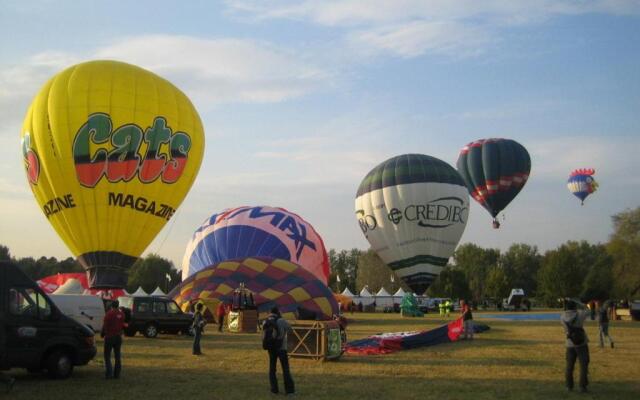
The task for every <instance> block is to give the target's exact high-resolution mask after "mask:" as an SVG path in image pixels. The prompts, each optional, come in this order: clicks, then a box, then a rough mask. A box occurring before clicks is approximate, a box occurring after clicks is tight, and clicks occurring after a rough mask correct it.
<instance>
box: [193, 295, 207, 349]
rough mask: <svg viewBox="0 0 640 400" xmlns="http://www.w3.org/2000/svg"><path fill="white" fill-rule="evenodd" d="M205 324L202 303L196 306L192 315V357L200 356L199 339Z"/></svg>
mask: <svg viewBox="0 0 640 400" xmlns="http://www.w3.org/2000/svg"><path fill="white" fill-rule="evenodd" d="M206 324H207V321H205V319H204V317H203V316H202V303H198V304H196V312H195V314H193V322H192V323H191V326H192V327H193V349H192V354H193V355H194V356H201V355H202V350H201V349H200V338H201V337H202V332H204V326H205V325H206Z"/></svg>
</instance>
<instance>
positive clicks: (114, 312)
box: [101, 300, 125, 379]
mask: <svg viewBox="0 0 640 400" xmlns="http://www.w3.org/2000/svg"><path fill="white" fill-rule="evenodd" d="M119 305H120V304H119V303H118V301H117V300H116V301H113V302H112V303H111V309H110V310H109V311H107V313H106V314H105V316H104V323H103V325H102V334H101V336H102V337H103V338H104V367H105V377H106V378H107V379H118V378H120V370H121V368H122V365H121V355H120V349H121V347H122V330H123V329H124V326H125V317H124V313H123V312H122V311H120V310H119V309H118V306H119ZM112 351H113V354H114V358H115V365H114V367H113V369H112V368H111V352H112Z"/></svg>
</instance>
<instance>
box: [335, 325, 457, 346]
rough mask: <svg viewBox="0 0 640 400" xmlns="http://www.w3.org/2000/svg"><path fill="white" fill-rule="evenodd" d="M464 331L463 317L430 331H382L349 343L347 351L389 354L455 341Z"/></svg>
mask: <svg viewBox="0 0 640 400" xmlns="http://www.w3.org/2000/svg"><path fill="white" fill-rule="evenodd" d="M461 333H462V318H458V319H457V320H455V321H453V322H450V323H448V324H446V325H442V326H440V327H437V328H435V329H431V330H428V331H417V332H395V333H380V334H377V335H373V336H369V337H367V338H364V339H360V340H354V341H352V342H349V343H347V345H346V347H345V352H346V353H347V354H355V355H377V354H388V353H393V352H395V351H398V350H407V349H415V348H418V347H426V346H434V345H436V344H442V343H449V342H455V341H457V340H458V339H459V338H460V334H461Z"/></svg>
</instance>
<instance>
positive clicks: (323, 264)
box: [182, 206, 329, 284]
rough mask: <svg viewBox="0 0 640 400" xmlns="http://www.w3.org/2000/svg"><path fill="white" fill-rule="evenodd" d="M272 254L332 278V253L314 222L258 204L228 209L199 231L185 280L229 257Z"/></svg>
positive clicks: (184, 264) (184, 266)
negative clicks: (330, 274)
mask: <svg viewBox="0 0 640 400" xmlns="http://www.w3.org/2000/svg"><path fill="white" fill-rule="evenodd" d="M246 257H271V258H278V259H283V260H287V261H291V262H293V263H296V264H297V265H300V266H301V267H302V268H304V269H306V270H307V271H309V272H311V274H313V275H314V276H315V277H316V279H318V280H319V281H320V282H322V283H324V284H327V281H328V279H329V257H328V255H327V251H326V249H325V246H324V243H323V241H322V238H321V237H320V235H319V234H318V233H317V232H316V231H315V229H313V227H312V226H311V224H310V223H308V222H307V221H305V220H304V219H302V218H301V217H300V216H299V215H297V214H294V213H292V212H290V211H288V210H285V209H284V208H279V207H269V206H257V207H247V206H244V207H237V208H232V209H228V210H224V211H223V212H221V213H218V214H214V215H212V216H211V217H209V218H207V219H206V220H205V221H204V223H203V224H202V225H201V226H200V227H199V228H198V229H197V230H196V231H195V233H194V234H193V237H192V238H191V241H190V242H189V244H188V245H187V250H186V252H185V254H184V258H183V260H182V280H183V281H184V280H186V279H187V278H188V277H189V276H191V275H193V274H194V273H196V272H198V271H200V270H202V269H204V268H206V267H208V266H210V265H213V264H218V263H220V262H222V261H225V260H230V259H237V258H246Z"/></svg>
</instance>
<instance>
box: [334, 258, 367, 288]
mask: <svg viewBox="0 0 640 400" xmlns="http://www.w3.org/2000/svg"><path fill="white" fill-rule="evenodd" d="M361 253H362V251H361V250H359V249H351V250H348V251H347V250H341V251H340V252H337V251H336V250H334V249H331V250H329V264H330V265H331V274H330V275H329V287H330V288H331V289H333V291H334V292H341V291H343V290H344V288H345V287H348V288H349V290H350V291H351V292H354V291H355V290H356V275H357V271H358V258H359V257H360V254H361ZM338 276H339V277H340V282H338Z"/></svg>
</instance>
